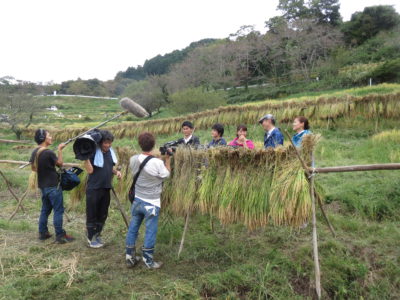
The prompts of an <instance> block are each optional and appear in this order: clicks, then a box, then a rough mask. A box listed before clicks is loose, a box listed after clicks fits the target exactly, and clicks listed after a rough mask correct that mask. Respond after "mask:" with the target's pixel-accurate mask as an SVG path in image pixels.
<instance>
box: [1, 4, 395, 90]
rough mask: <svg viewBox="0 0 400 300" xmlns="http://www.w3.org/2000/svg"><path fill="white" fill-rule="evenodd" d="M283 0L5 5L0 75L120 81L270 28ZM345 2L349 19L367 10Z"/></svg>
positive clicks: (343, 11) (345, 15)
mask: <svg viewBox="0 0 400 300" xmlns="http://www.w3.org/2000/svg"><path fill="white" fill-rule="evenodd" d="M277 4H278V0H263V1H262V0H242V1H238V0H202V1H193V0H147V1H135V0H130V1H128V0H112V1H110V0H107V1H104V0H95V1H94V0H36V1H32V0H2V1H1V2H0V29H1V47H0V77H3V76H13V77H15V78H17V79H21V80H28V81H33V82H48V81H54V82H61V81H65V80H69V79H77V78H78V77H79V78H82V79H90V78H98V79H101V80H109V79H113V78H114V77H115V75H116V73H117V72H118V71H124V70H126V68H127V67H129V66H137V65H142V64H143V63H144V61H145V60H146V59H150V58H152V57H154V56H156V55H158V54H165V53H168V52H171V51H173V50H175V49H182V48H184V47H186V46H188V45H189V44H190V43H191V42H193V41H198V40H200V39H203V38H225V37H227V36H229V34H230V33H234V32H236V31H237V30H238V29H239V27H240V26H242V25H255V26H256V29H257V30H260V31H263V30H264V22H265V21H266V20H268V19H269V18H271V17H273V16H276V15H279V12H278V11H276V6H277ZM384 4H385V5H394V7H395V9H396V10H397V11H400V3H398V0H387V1H379V0H363V1H354V0H353V1H345V0H342V3H341V14H342V16H343V19H344V20H345V21H346V20H349V19H350V16H351V14H352V13H353V12H355V11H362V10H363V8H364V7H365V6H371V5H384Z"/></svg>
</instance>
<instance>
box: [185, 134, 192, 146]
mask: <svg viewBox="0 0 400 300" xmlns="http://www.w3.org/2000/svg"><path fill="white" fill-rule="evenodd" d="M191 138H192V135H190V136H189V137H188V138H183V140H184V141H185V144H187V143H188V142H189V141H190V139H191Z"/></svg>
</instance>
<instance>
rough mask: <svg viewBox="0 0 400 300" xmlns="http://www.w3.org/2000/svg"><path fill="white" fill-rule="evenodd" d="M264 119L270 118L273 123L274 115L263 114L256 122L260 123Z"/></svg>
mask: <svg viewBox="0 0 400 300" xmlns="http://www.w3.org/2000/svg"><path fill="white" fill-rule="evenodd" d="M264 120H272V122H274V123H275V117H274V116H273V115H271V114H266V115H265V116H263V117H262V118H261V119H260V120H258V123H260V124H261V123H262V122H263V121H264Z"/></svg>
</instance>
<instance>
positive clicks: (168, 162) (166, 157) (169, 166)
mask: <svg viewBox="0 0 400 300" xmlns="http://www.w3.org/2000/svg"><path fill="white" fill-rule="evenodd" d="M165 167H166V168H167V170H168V171H170V172H171V156H170V155H166V156H165Z"/></svg>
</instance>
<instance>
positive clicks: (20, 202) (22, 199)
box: [8, 187, 29, 221]
mask: <svg viewBox="0 0 400 300" xmlns="http://www.w3.org/2000/svg"><path fill="white" fill-rule="evenodd" d="M28 191H29V187H28V188H27V189H26V191H25V193H23V194H22V196H21V198H20V199H19V201H18V204H17V208H16V209H15V210H14V212H13V213H12V214H11V216H10V218H9V219H8V220H9V221H11V220H12V218H14V216H15V214H16V213H17V211H18V209H19V208H20V207H21V206H22V201H24V199H25V197H26V195H28Z"/></svg>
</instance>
